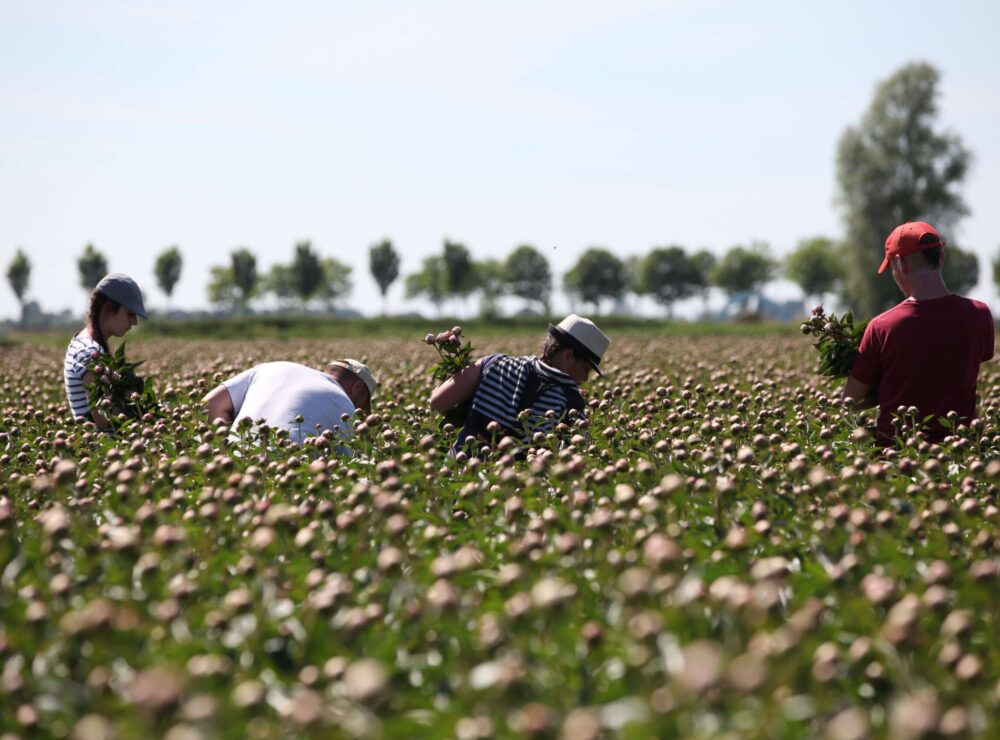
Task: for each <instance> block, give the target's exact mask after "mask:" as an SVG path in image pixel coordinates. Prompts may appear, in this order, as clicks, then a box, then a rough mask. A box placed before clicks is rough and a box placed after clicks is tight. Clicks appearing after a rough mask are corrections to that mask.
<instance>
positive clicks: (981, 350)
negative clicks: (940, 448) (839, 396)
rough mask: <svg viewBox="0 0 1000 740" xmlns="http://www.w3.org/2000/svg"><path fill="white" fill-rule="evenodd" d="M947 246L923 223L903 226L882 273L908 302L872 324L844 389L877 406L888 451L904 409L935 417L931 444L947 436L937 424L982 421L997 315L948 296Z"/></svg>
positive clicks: (889, 244)
mask: <svg viewBox="0 0 1000 740" xmlns="http://www.w3.org/2000/svg"><path fill="white" fill-rule="evenodd" d="M944 247H945V242H944V240H943V239H942V238H941V236H940V235H939V234H938V233H937V231H936V230H935V229H934V227H933V226H931V225H930V224H928V223H924V222H923V221H914V222H910V223H905V224H901V225H900V226H898V227H896V228H895V229H893V231H892V233H891V234H889V237H888V238H887V239H886V241H885V259H883V260H882V264H881V266H880V267H879V269H878V272H879V273H882V272H884V271H885V269H886V268H887V267H891V268H892V277H893V279H894V280H895V281H896V285H897V286H899V289H900V291H902V293H903V295H904V296H905V300H903V301H902V302H901V303H899V304H898V305H896V306H894V307H893V308H891V309H889V310H888V311H886V312H885V313H882V314H880V315H879V316H876V317H875V318H874V319H872V320H871V321H870V322H869V323H868V326H867V328H866V329H865V334H864V336H863V337H862V339H861V346H860V347H859V349H858V357H857V359H856V360H855V362H854V367H853V368H852V369H851V374H850V376H849V377H848V378H847V382H846V384H845V385H844V390H843V397H844V399H846V400H849V401H851V402H853V403H855V404H858V405H873V403H878V406H879V417H878V434H879V438H880V440H881V442H882V443H883V444H888V443H890V442H891V441H892V439H893V437H894V436H895V432H894V429H893V416H894V415H895V414H896V413H897V412H898V409H899V407H900V406H904V407H906V408H909V407H911V406H912V407H915V408H916V409H917V410H918V414H917V418H918V419H920V420H922V419H925V418H926V417H928V416H932V417H934V419H933V420H932V421H931V422H930V424H929V425H928V426H927V427H926V429H925V430H924V431H926V432H927V435H928V438H929V439H930V440H931V441H940V440H941V439H942V438H943V437H944V436H945V435H946V434H947V431H948V430H947V428H946V427H945V426H943V425H941V424H940V423H938V421H937V419H940V418H943V417H946V416H947V415H948V414H949V413H950V412H955V413H956V414H957V415H958V418H959V420H961V421H964V422H967V421H969V420H971V419H974V418H976V382H977V380H978V377H979V366H980V364H981V363H983V362H986V361H987V360H989V359H991V358H992V357H993V316H992V315H991V314H990V309H989V307H988V306H987V305H986V304H985V303H981V302H980V301H975V300H972V299H969V298H964V297H962V296H960V295H956V294H955V293H952V292H951V291H950V290H948V287H947V286H946V285H945V283H944V278H943V276H942V274H941V267H942V266H943V265H944V260H945V250H944ZM876 387H877V396H878V397H877V399H873V398H871V397H870V394H871V393H872V390H873V389H875V388H876Z"/></svg>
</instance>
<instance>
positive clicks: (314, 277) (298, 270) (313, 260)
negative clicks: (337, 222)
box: [289, 240, 323, 306]
mask: <svg viewBox="0 0 1000 740" xmlns="http://www.w3.org/2000/svg"><path fill="white" fill-rule="evenodd" d="M289 267H291V271H292V272H291V276H292V285H293V287H294V289H295V295H296V296H297V297H298V299H299V300H300V301H301V302H302V305H303V306H305V305H306V304H307V303H309V299H310V298H312V297H313V296H314V295H315V294H316V292H317V291H318V290H319V288H320V285H321V283H322V282H323V267H322V265H321V264H320V259H319V256H318V255H317V254H316V252H314V251H313V248H312V243H311V242H309V241H308V240H307V241H301V242H299V243H298V244H296V245H295V255H294V256H293V257H292V264H291V265H289Z"/></svg>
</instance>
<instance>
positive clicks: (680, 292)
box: [7, 237, 1000, 316]
mask: <svg viewBox="0 0 1000 740" xmlns="http://www.w3.org/2000/svg"><path fill="white" fill-rule="evenodd" d="M844 253H845V246H844V245H843V244H839V243H837V242H834V241H833V240H831V239H827V238H824V237H816V238H812V239H806V240H803V241H802V242H800V243H799V245H798V246H797V247H796V248H795V249H794V250H793V251H792V252H791V253H790V254H789V255H788V256H787V257H786V258H785V259H784V260H783V262H779V261H778V260H776V259H775V258H774V257H773V256H772V253H771V250H770V248H769V246H768V245H767V244H766V243H764V242H753V243H751V244H750V245H749V246H734V247H732V248H730V249H729V250H728V251H726V252H725V253H724V254H723V255H722V256H721V257H716V255H714V254H713V253H712V252H710V251H708V250H704V249H703V250H700V251H697V252H693V253H689V252H688V251H687V250H685V249H684V248H683V247H681V246H678V245H671V246H665V247H655V248H653V249H651V250H650V251H649V252H648V253H647V254H645V255H642V256H631V257H628V258H625V259H622V258H620V257H618V256H616V255H615V254H614V253H613V252H612V251H610V250H608V249H605V248H602V247H591V248H590V249H587V250H586V251H585V252H584V253H583V254H582V255H581V256H580V258H579V259H578V260H577V262H576V264H575V265H574V266H573V267H572V268H571V269H570V270H569V271H568V272H567V273H566V274H565V275H564V276H563V287H564V289H565V291H566V293H567V294H568V295H569V296H570V297H571V298H572V299H573V300H575V301H579V302H580V303H583V304H587V305H589V306H591V307H592V308H593V309H594V310H595V311H597V312H600V311H601V309H602V307H603V308H607V307H608V306H609V304H610V305H620V304H621V302H622V301H624V300H625V299H626V298H627V297H628V296H630V295H631V296H636V297H639V298H642V297H648V298H650V299H651V300H653V301H654V302H656V303H657V304H658V305H660V306H662V307H663V309H664V310H665V311H666V313H667V315H670V314H671V312H672V309H673V306H674V304H675V303H677V302H678V301H681V300H684V299H687V298H692V297H696V296H705V295H707V291H708V289H709V288H710V287H713V286H714V287H718V288H720V289H721V290H722V291H724V292H725V293H727V294H728V295H730V296H735V295H737V294H740V293H744V292H749V291H755V290H758V289H760V288H761V287H762V286H763V285H764V284H766V283H768V282H769V281H771V280H772V279H774V278H775V277H777V276H778V275H779V274H780V273H783V274H784V276H785V277H787V278H788V279H790V280H792V281H793V282H795V283H796V284H797V285H798V286H799V287H800V288H801V289H802V291H803V293H805V295H806V296H807V297H809V298H813V299H815V300H817V301H821V300H822V299H823V297H824V296H826V295H828V294H831V293H838V292H839V293H842V292H843V289H844V285H845V278H846V276H847V273H846V271H845V269H844V268H845V260H844V258H843V257H844ZM400 263H401V259H400V255H399V253H398V252H397V251H396V249H395V247H394V246H393V244H392V242H391V241H390V240H388V239H384V240H382V241H380V242H378V243H377V244H373V245H372V246H371V247H370V248H369V251H368V267H369V270H370V272H371V275H372V277H373V279H374V280H375V283H376V284H377V285H378V287H379V291H380V293H381V295H382V299H383V312H384V310H385V298H386V294H387V293H388V290H389V288H390V287H391V286H392V285H393V283H395V282H396V280H397V279H398V278H399V277H400ZM868 267H869V269H871V264H869V265H868ZM77 268H78V270H79V275H80V285H81V287H83V288H84V289H86V290H90V289H92V288H93V287H94V286H95V285H96V284H97V282H98V281H99V280H100V279H101V277H102V276H104V275H105V274H107V272H108V262H107V259H106V257H105V256H104V255H103V254H102V253H101V252H100V251H98V250H97V249H95V248H94V246H93V245H92V244H88V245H86V247H85V248H84V251H83V253H82V254H81V255H80V257H79V259H78V260H77ZM182 268H183V257H182V255H181V252H180V250H179V249H178V248H177V247H176V246H172V247H169V248H167V249H165V250H164V251H163V252H161V253H160V254H159V255H158V256H157V258H156V261H155V263H154V268H153V272H154V275H155V276H156V282H157V285H158V286H159V288H160V290H161V291H162V292H163V293H164V295H166V297H167V299H168V301H169V299H170V296H171V295H172V294H173V291H174V288H175V286H176V285H177V283H178V281H179V280H180V277H181V271H182ZM944 269H945V279H946V281H947V283H948V285H949V286H951V288H952V289H953V290H956V291H958V292H960V293H964V292H965V291H967V290H968V289H969V288H971V287H973V286H975V285H976V283H977V282H978V280H979V261H978V259H977V257H976V255H975V254H973V253H971V252H967V251H965V250H962V249H960V248H958V247H956V246H954V245H950V246H949V247H948V254H947V259H946V261H945V268H944ZM30 273H31V263H30V261H29V259H28V257H27V256H26V255H25V254H24V252H23V251H21V250H18V252H17V254H16V255H15V256H14V259H13V260H12V261H11V263H10V265H9V266H8V269H7V279H8V281H9V283H10V286H11V289H12V290H13V291H14V293H15V295H16V296H17V298H18V300H19V301H20V302H22V306H23V302H24V297H25V293H26V290H27V287H28V281H29V277H30ZM351 273H352V268H351V266H349V265H346V264H344V263H343V262H341V261H339V260H337V259H334V258H332V257H321V256H320V255H319V254H318V253H317V252H316V251H315V249H314V248H313V246H312V244H311V243H310V242H308V241H302V242H299V243H298V244H296V245H295V247H294V250H293V254H292V259H291V261H290V262H289V263H287V264H284V263H279V264H276V265H273V266H272V267H271V268H270V269H269V270H268V271H266V272H259V271H258V267H257V258H256V256H255V255H254V253H253V252H252V251H251V250H250V249H248V248H247V247H240V248H238V249H235V250H233V251H232V252H231V253H230V255H229V264H226V265H219V266H215V267H213V268H212V269H211V278H210V280H209V283H208V288H207V290H208V298H209V300H210V301H211V302H212V304H213V305H216V306H218V307H219V308H222V309H224V310H228V311H234V312H244V311H247V310H248V309H250V308H251V306H252V304H253V303H254V302H255V301H257V300H258V299H262V298H264V297H266V296H268V295H270V296H273V297H274V298H275V299H276V301H277V303H278V305H279V307H281V308H283V309H286V310H287V309H308V308H310V307H322V308H324V309H326V310H328V311H333V310H335V309H336V308H337V307H338V305H339V304H340V303H341V301H342V300H343V299H344V298H345V297H346V296H347V295H349V294H350V292H351V290H352V288H353V283H352V279H351ZM994 277H995V278H997V279H998V280H1000V258H998V260H997V262H996V263H994ZM404 285H405V288H404V289H405V295H406V297H407V298H425V299H427V300H428V301H429V302H430V303H432V304H433V305H434V306H437V307H439V308H440V307H442V306H444V305H445V303H446V302H447V301H454V302H456V303H458V304H461V306H462V308H463V309H466V308H467V306H465V304H466V302H467V301H468V299H469V298H470V297H472V296H477V295H478V297H479V313H480V314H481V315H484V316H494V315H497V314H498V313H499V310H498V304H499V300H500V299H501V298H503V297H505V296H513V297H517V298H520V299H523V300H524V301H525V302H526V304H527V306H529V307H531V308H535V309H537V310H538V311H540V312H542V313H546V314H547V313H549V312H550V311H549V306H550V300H551V296H552V291H553V275H552V269H551V266H550V264H549V261H548V259H546V257H545V255H544V254H542V253H541V252H540V251H539V250H538V249H536V248H535V247H533V246H531V245H529V244H522V245H520V246H518V247H515V248H514V249H513V251H511V252H510V254H508V255H507V257H506V258H505V259H503V260H497V259H486V260H476V259H474V258H473V256H472V254H471V252H470V251H469V249H468V248H467V247H466V246H465V245H464V244H461V243H459V242H455V241H451V240H448V239H446V240H445V241H444V244H443V247H442V250H441V252H440V253H439V254H436V255H432V256H430V257H427V258H425V259H424V260H423V262H422V264H421V267H420V269H419V270H418V271H417V272H414V273H411V274H409V275H406V276H405V280H404ZM463 312H464V310H463Z"/></svg>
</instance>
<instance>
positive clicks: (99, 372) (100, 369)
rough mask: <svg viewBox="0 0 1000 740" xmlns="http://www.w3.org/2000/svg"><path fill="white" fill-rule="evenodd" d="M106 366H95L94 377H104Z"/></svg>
mask: <svg viewBox="0 0 1000 740" xmlns="http://www.w3.org/2000/svg"><path fill="white" fill-rule="evenodd" d="M103 374H104V365H94V375H103Z"/></svg>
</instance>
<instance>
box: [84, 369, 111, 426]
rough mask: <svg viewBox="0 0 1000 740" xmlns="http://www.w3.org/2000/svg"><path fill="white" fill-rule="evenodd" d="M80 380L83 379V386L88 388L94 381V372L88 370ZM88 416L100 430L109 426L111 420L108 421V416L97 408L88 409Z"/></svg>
mask: <svg viewBox="0 0 1000 740" xmlns="http://www.w3.org/2000/svg"><path fill="white" fill-rule="evenodd" d="M82 380H83V387H84V388H89V387H90V384H91V383H93V382H94V374H93V373H92V372H90V370H88V371H87V372H85V373H84V374H83V378H82ZM90 418H91V420H92V421H93V422H94V423H95V424H97V428H98V429H100V430H101V431H105V430H107V429H110V428H111V422H110V421H108V417H106V416H105V415H104V414H102V413H101V412H100V411H98V410H97V409H91V410H90Z"/></svg>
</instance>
